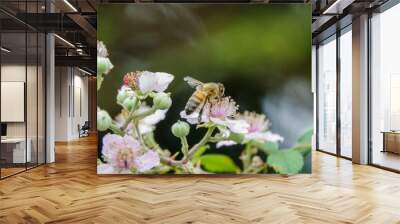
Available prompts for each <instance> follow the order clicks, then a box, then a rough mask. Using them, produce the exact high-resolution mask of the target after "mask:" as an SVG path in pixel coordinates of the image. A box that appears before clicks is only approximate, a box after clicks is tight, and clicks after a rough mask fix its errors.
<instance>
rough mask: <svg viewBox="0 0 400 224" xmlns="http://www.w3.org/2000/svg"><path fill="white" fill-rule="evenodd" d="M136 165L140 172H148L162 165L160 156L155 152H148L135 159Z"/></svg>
mask: <svg viewBox="0 0 400 224" xmlns="http://www.w3.org/2000/svg"><path fill="white" fill-rule="evenodd" d="M135 164H136V167H137V169H138V171H139V172H141V173H143V172H146V171H148V170H150V169H152V168H153V167H156V166H158V165H160V156H159V155H158V153H156V152H154V151H148V152H146V153H145V154H143V155H141V156H139V157H137V158H136V159H135Z"/></svg>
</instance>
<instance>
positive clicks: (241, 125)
mask: <svg viewBox="0 0 400 224" xmlns="http://www.w3.org/2000/svg"><path fill="white" fill-rule="evenodd" d="M226 123H227V127H228V128H229V129H230V130H231V131H232V132H234V133H238V134H246V133H248V129H249V124H248V123H247V122H246V121H244V120H231V119H226Z"/></svg>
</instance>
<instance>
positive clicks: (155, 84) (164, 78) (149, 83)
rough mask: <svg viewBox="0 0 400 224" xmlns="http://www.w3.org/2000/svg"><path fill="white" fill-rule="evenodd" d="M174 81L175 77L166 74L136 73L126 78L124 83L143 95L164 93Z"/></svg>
mask: <svg viewBox="0 0 400 224" xmlns="http://www.w3.org/2000/svg"><path fill="white" fill-rule="evenodd" d="M172 80H174V76H173V75H171V74H168V73H165V72H149V71H136V72H130V73H128V74H126V75H125V76H124V79H123V83H124V85H126V86H129V87H131V88H132V89H135V90H140V91H141V92H142V93H148V92H164V91H165V90H166V89H167V88H168V85H169V84H170V83H171V82H172Z"/></svg>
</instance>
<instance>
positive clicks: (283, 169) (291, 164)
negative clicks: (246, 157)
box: [267, 149, 304, 174]
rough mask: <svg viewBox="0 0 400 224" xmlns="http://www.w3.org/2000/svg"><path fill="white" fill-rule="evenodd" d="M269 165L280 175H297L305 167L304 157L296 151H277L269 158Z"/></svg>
mask: <svg viewBox="0 0 400 224" xmlns="http://www.w3.org/2000/svg"><path fill="white" fill-rule="evenodd" d="M267 163H268V165H269V166H271V167H272V168H274V170H275V171H276V172H278V173H280V174H296V173H298V172H299V171H300V170H301V169H302V168H303V165H304V161H303V156H302V155H301V153H300V152H298V151H296V150H294V149H287V150H279V151H275V152H274V153H272V154H270V155H269V156H268V158H267Z"/></svg>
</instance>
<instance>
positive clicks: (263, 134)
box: [238, 111, 283, 142]
mask: <svg viewBox="0 0 400 224" xmlns="http://www.w3.org/2000/svg"><path fill="white" fill-rule="evenodd" d="M238 118H240V119H243V120H245V121H246V122H247V123H248V124H249V126H248V129H247V133H246V134H245V141H250V140H256V141H262V142H266V141H268V142H281V141H283V137H282V136H280V135H278V134H274V133H272V132H270V131H268V126H269V121H268V120H267V119H266V117H265V115H264V114H257V113H255V112H248V111H245V112H244V113H243V114H240V115H239V116H238Z"/></svg>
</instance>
